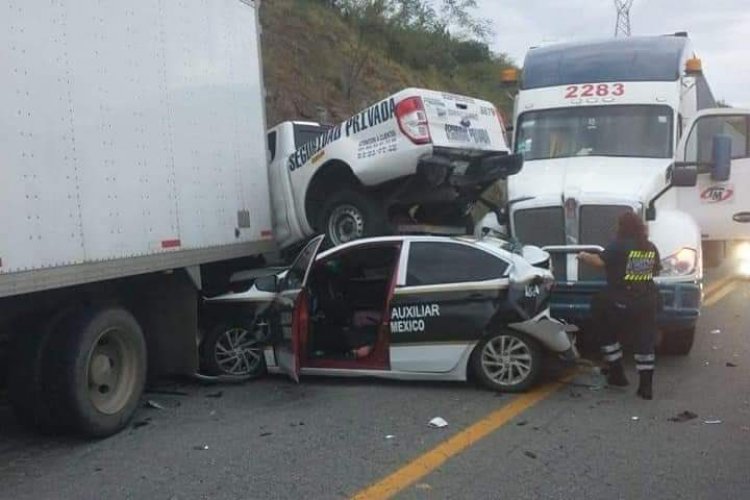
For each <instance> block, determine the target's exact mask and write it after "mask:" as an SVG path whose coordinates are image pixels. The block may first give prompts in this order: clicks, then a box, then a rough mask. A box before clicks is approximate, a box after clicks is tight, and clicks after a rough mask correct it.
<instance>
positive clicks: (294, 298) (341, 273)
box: [201, 236, 577, 392]
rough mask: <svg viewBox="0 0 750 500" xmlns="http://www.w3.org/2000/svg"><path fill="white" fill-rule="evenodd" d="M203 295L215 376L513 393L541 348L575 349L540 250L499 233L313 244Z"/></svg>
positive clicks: (529, 377) (528, 377)
mask: <svg viewBox="0 0 750 500" xmlns="http://www.w3.org/2000/svg"><path fill="white" fill-rule="evenodd" d="M322 240H323V238H322V237H317V238H315V239H313V240H311V241H310V242H309V243H308V245H307V246H306V247H305V248H304V249H303V250H302V252H300V254H299V256H298V257H297V259H296V260H295V261H294V263H293V264H292V265H291V266H290V267H289V268H288V269H285V270H283V271H280V272H276V273H275V274H272V275H270V276H266V277H261V278H257V279H254V280H252V282H251V283H249V284H247V286H245V287H243V288H240V289H236V291H234V292H232V293H227V294H224V295H221V296H218V297H213V298H209V299H206V300H205V303H204V309H203V314H204V321H207V322H208V323H209V324H210V326H211V327H210V328H209V329H208V334H207V335H206V337H205V338H204V339H203V343H202V346H201V352H202V360H203V362H202V364H203V370H204V371H205V372H207V373H208V374H211V375H235V376H246V377H254V376H259V375H262V374H263V373H266V372H271V373H286V374H288V375H289V376H290V377H291V378H293V379H294V380H296V381H298V380H299V377H300V375H329V376H369V377H382V378H391V379H402V380H466V379H467V378H468V377H469V376H470V374H471V373H473V374H475V375H476V377H477V378H478V380H480V381H481V382H482V383H483V384H484V385H486V386H487V387H489V388H492V389H495V390H499V391H506V392H518V391H523V390H525V389H527V388H529V387H530V386H531V385H533V384H534V382H535V381H536V379H537V376H538V375H539V372H540V368H541V364H542V359H543V356H544V355H545V352H552V353H555V354H557V355H559V356H560V357H563V358H566V359H573V358H575V357H576V356H577V353H576V350H575V346H574V342H573V340H572V336H571V334H570V333H569V330H570V328H566V326H565V325H563V324H561V323H559V322H557V321H554V320H553V319H551V318H550V317H549V313H548V307H547V298H548V295H549V291H550V288H551V286H552V283H553V277H552V274H551V272H550V271H549V270H548V269H544V268H542V267H535V266H534V265H532V263H530V262H529V259H530V258H531V259H534V260H535V261H537V262H534V263H535V264H539V263H540V262H542V261H546V260H547V259H548V256H547V255H546V254H545V253H544V252H541V251H540V250H539V249H535V248H529V247H526V248H525V249H524V250H523V251H519V252H512V251H509V249H508V244H507V243H506V242H503V241H501V240H497V239H491V238H486V239H481V240H477V239H470V238H445V237H435V236H393V237H381V238H369V239H361V240H356V241H354V242H351V243H348V244H345V245H341V246H338V247H336V248H334V249H331V250H328V251H325V252H322V253H319V249H320V245H321V243H322Z"/></svg>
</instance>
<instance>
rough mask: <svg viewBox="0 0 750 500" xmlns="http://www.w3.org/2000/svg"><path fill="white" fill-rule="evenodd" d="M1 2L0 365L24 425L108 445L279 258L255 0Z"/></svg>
mask: <svg viewBox="0 0 750 500" xmlns="http://www.w3.org/2000/svg"><path fill="white" fill-rule="evenodd" d="M0 3H1V4H2V5H1V7H2V12H3V15H2V16H1V17H0V38H1V39H2V40H1V41H0V66H1V67H2V75H3V76H2V78H3V84H2V86H0V144H1V146H0V162H1V163H2V169H0V179H1V180H0V234H1V235H2V236H1V237H0V338H2V340H3V342H2V344H1V345H2V352H3V353H4V357H3V361H2V366H1V368H2V369H3V371H5V372H6V379H7V385H8V394H9V398H10V401H11V404H12V407H13V409H14V411H15V413H17V414H18V415H19V416H20V417H21V419H22V420H23V421H25V422H28V423H32V424H34V425H36V426H38V427H40V428H43V429H48V430H55V429H69V430H72V431H76V432H79V433H83V434H85V435H89V436H106V435H109V434H112V433H114V432H117V431H118V430H120V429H121V428H123V427H124V426H125V425H126V424H127V422H128V420H129V419H130V417H131V416H132V415H133V412H134V411H135V409H136V407H137V405H138V402H139V398H140V396H141V393H142V391H143V387H144V382H145V380H146V377H147V374H148V375H153V376H157V375H164V374H192V373H194V372H195V371H196V369H197V363H198V355H197V341H198V332H197V326H196V325H197V324H198V322H197V320H196V316H197V308H198V302H199V290H200V289H201V288H206V287H210V286H212V283H213V282H215V281H216V279H217V276H224V275H227V274H228V273H229V272H231V269H232V268H233V264H234V263H243V264H245V265H246V264H247V262H246V259H247V258H248V257H249V256H257V255H261V254H263V253H265V252H268V251H271V250H273V248H274V243H273V240H272V221H271V213H270V211H271V209H270V206H271V204H270V200H269V193H270V191H269V186H268V174H267V148H266V143H265V113H264V90H263V78H262V71H261V70H262V66H261V55H260V43H259V32H260V30H259V25H258V9H259V2H258V1H253V0H216V1H212V2H204V1H200V0H183V1H181V2H167V1H157V2H104V3H102V2H98V1H95V0H59V1H55V2H52V3H49V2H47V3H45V4H44V5H42V4H41V3H40V2H17V1H11V0H3V1H2V2H0ZM243 259H245V261H243Z"/></svg>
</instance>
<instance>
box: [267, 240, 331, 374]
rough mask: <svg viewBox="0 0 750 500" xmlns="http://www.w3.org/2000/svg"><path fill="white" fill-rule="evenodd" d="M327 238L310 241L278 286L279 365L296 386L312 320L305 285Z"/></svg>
mask: <svg viewBox="0 0 750 500" xmlns="http://www.w3.org/2000/svg"><path fill="white" fill-rule="evenodd" d="M324 237H325V236H324V235H321V236H317V237H315V238H313V239H312V240H310V242H309V243H308V244H307V246H305V248H303V249H302V251H301V252H300V253H299V255H298V256H297V259H295V261H294V263H293V264H292V266H291V267H290V268H289V271H288V272H287V273H286V275H285V276H284V277H283V278H281V280H280V281H279V284H278V297H277V299H276V303H275V305H274V315H275V316H276V317H275V318H274V319H275V321H273V324H274V330H276V331H275V332H274V333H275V338H276V342H275V345H274V351H275V354H276V363H277V364H278V366H279V368H281V370H282V371H283V372H284V373H286V374H287V375H289V376H290V377H291V378H292V379H293V380H294V381H295V382H299V368H300V366H299V365H300V362H299V360H300V352H299V349H300V337H301V335H302V333H303V331H304V330H305V329H306V328H307V318H308V317H309V304H308V297H307V293H306V292H305V285H307V279H308V277H309V275H310V268H311V267H312V265H313V263H314V262H315V256H316V255H317V254H318V250H319V249H320V245H321V244H322V243H323V238H324Z"/></svg>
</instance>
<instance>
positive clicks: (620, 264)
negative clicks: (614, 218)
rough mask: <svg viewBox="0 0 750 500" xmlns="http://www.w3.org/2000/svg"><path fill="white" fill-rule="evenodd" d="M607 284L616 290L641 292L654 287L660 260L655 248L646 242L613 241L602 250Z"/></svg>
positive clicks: (659, 270) (659, 268) (659, 269)
mask: <svg viewBox="0 0 750 500" xmlns="http://www.w3.org/2000/svg"><path fill="white" fill-rule="evenodd" d="M601 258H602V260H603V261H604V264H605V272H606V274H607V284H608V285H609V286H610V287H612V288H614V289H618V290H622V289H633V290H643V289H645V288H650V287H653V286H654V280H653V278H654V276H657V275H658V274H659V273H660V272H661V258H660V256H659V250H657V249H656V246H655V245H654V244H653V243H651V242H650V241H647V242H646V244H641V245H639V244H638V243H636V242H635V241H633V240H615V241H613V242H612V243H610V244H609V246H607V248H605V249H604V252H602V254H601Z"/></svg>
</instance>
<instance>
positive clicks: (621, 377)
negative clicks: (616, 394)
mask: <svg viewBox="0 0 750 500" xmlns="http://www.w3.org/2000/svg"><path fill="white" fill-rule="evenodd" d="M607 384H609V385H612V386H615V387H625V386H627V385H628V379H627V377H625V370H623V368H622V362H620V361H613V362H612V363H610V364H609V372H608V373H607Z"/></svg>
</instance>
